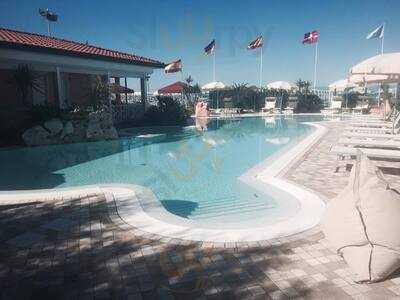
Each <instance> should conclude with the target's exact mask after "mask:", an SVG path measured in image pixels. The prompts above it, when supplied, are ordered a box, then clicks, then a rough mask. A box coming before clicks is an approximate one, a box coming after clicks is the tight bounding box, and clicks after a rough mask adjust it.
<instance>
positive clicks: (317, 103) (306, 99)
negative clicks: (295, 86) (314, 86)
mask: <svg viewBox="0 0 400 300" xmlns="http://www.w3.org/2000/svg"><path fill="white" fill-rule="evenodd" d="M297 97H298V104H297V109H296V113H318V112H320V111H321V109H322V108H323V107H324V104H323V102H322V100H321V98H320V97H318V96H317V95H315V94H301V93H299V94H298V95H297Z"/></svg>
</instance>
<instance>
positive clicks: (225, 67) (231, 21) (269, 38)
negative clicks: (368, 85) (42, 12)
mask: <svg viewBox="0 0 400 300" xmlns="http://www.w3.org/2000/svg"><path fill="white" fill-rule="evenodd" d="M39 8H49V9H50V10H52V11H54V12H55V13H57V14H59V21H58V22H57V23H56V24H54V25H53V26H52V33H53V35H54V36H56V37H60V38H64V39H70V40H75V41H80V42H86V41H87V42H89V43H90V44H93V45H97V46H101V47H105V48H110V49H115V50H119V51H123V52H129V53H134V54H138V55H142V56H145V57H149V58H154V59H157V60H160V61H162V62H165V63H168V62H171V61H173V60H176V59H182V61H183V74H180V73H176V74H164V72H163V70H155V72H154V73H153V74H152V76H151V79H150V89H151V90H156V89H158V88H159V87H161V86H164V85H167V84H170V83H173V82H175V81H177V80H182V78H185V77H187V76H188V75H191V76H192V77H193V78H194V80H195V82H198V83H199V84H200V85H202V84H205V83H207V82H210V81H212V79H213V78H212V77H213V76H212V61H213V59H212V57H207V56H205V55H204V53H203V48H204V47H205V46H206V45H207V44H208V43H209V42H210V41H211V40H212V39H216V43H217V49H216V79H217V80H218V81H222V82H224V83H225V84H232V83H248V84H249V85H258V82H259V67H260V52H259V50H254V51H249V50H247V49H246V47H247V44H248V43H249V42H250V41H252V40H254V39H255V38H256V37H257V36H258V35H260V34H262V35H263V37H264V47H263V73H262V82H263V84H266V83H268V82H272V81H276V80H284V81H289V82H294V81H295V80H297V79H299V78H301V79H303V80H309V81H312V80H313V71H314V54H315V51H314V50H315V48H314V45H302V43H301V41H302V38H303V35H304V33H306V32H308V31H312V30H314V29H318V30H319V31H320V42H319V44H318V65H317V86H320V87H323V86H327V85H328V84H329V83H331V82H333V81H336V80H338V79H342V78H345V77H346V76H347V73H348V70H349V68H350V67H351V66H352V65H354V64H356V63H357V62H359V61H361V60H363V59H365V58H368V57H370V56H373V55H376V54H378V52H379V51H380V40H366V38H365V37H366V35H367V34H368V33H369V32H371V31H372V30H373V29H375V28H376V27H377V26H379V25H380V24H382V22H386V29H385V38H384V49H385V52H396V51H399V48H400V34H399V33H400V18H399V12H400V0H379V1H377V0H347V1H345V0H337V1H334V0H320V1H315V0H286V1H281V0H263V1H261V0H259V1H255V0H246V1H243V0H242V1H238V0H230V1H222V0H214V1H209V0H202V1H192V0H148V1H135V0H119V1H100V0H97V1H95V0H86V1H83V0H81V1H78V0H69V1H66V0H64V1H56V0H36V1H35V0H0V27H5V28H12V29H17V30H22V31H28V32H35V33H40V34H47V25H46V23H45V21H44V20H43V19H42V18H41V17H40V16H39V14H38V9H39ZM128 84H129V85H130V86H131V87H133V88H134V89H137V88H138V85H139V83H138V80H129V82H128Z"/></svg>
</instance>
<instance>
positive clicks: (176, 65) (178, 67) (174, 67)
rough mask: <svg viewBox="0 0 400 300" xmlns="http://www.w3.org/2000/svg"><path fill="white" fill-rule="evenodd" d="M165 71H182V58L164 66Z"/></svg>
mask: <svg viewBox="0 0 400 300" xmlns="http://www.w3.org/2000/svg"><path fill="white" fill-rule="evenodd" d="M164 71H165V73H176V72H181V71H182V60H180V59H178V60H176V61H173V62H171V63H169V64H168V65H167V66H166V67H165V68H164Z"/></svg>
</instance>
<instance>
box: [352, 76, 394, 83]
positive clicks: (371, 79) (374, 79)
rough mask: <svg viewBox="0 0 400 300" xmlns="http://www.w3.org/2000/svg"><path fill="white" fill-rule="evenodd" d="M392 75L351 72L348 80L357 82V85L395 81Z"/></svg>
mask: <svg viewBox="0 0 400 300" xmlns="http://www.w3.org/2000/svg"><path fill="white" fill-rule="evenodd" d="M393 80H395V79H394V78H393V76H390V75H378V74H364V75H362V74H353V75H350V76H349V78H348V81H349V82H351V83H353V84H357V85H365V84H370V83H393V82H397V81H398V80H395V81H393Z"/></svg>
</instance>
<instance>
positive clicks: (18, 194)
mask: <svg viewBox="0 0 400 300" xmlns="http://www.w3.org/2000/svg"><path fill="white" fill-rule="evenodd" d="M307 124H309V125H311V126H314V127H316V128H317V130H315V131H314V132H313V133H311V134H310V135H308V136H307V137H306V138H304V139H303V140H301V141H300V142H299V143H298V144H296V145H295V146H294V147H293V148H289V149H288V151H284V153H282V152H281V151H278V152H277V154H279V155H281V156H280V158H279V159H277V160H274V163H273V165H272V167H271V166H270V165H269V166H268V167H267V168H264V169H263V170H262V171H261V172H259V173H258V174H256V176H255V177H256V178H257V180H261V181H264V182H267V181H268V182H269V184H271V182H272V184H274V185H275V186H277V187H278V189H279V188H280V189H282V186H285V187H288V186H289V187H294V188H295V190H296V191H300V193H302V194H303V196H304V193H306V195H312V196H313V197H315V199H317V200H319V201H321V203H325V202H326V200H325V199H324V197H323V196H321V195H319V194H317V193H316V192H314V191H311V190H309V189H307V188H305V187H303V186H299V185H297V184H294V183H292V182H289V181H288V180H286V179H285V178H283V175H282V174H281V173H282V171H283V170H284V169H286V170H289V169H290V167H292V166H293V165H294V163H296V162H297V161H298V160H299V159H301V158H302V157H303V156H304V155H305V154H306V153H307V151H309V150H310V149H311V148H312V147H313V145H314V144H315V143H316V142H318V141H319V140H320V139H321V138H322V137H323V136H324V135H325V133H326V132H327V128H326V127H325V126H323V125H319V124H316V122H311V123H309V122H308V123H307ZM282 154H283V155H282ZM273 159H274V156H272V157H268V158H267V159H266V160H265V161H263V162H261V163H260V164H261V165H263V164H265V163H266V162H268V161H271V160H273ZM285 161H286V162H285ZM258 165H259V164H257V165H256V166H258ZM256 166H254V167H256ZM254 167H252V168H251V169H253V168H254ZM251 169H250V170H251ZM247 173H248V171H247V172H246V173H245V174H243V175H248V174H247ZM243 175H241V176H240V177H242V176H243ZM253 175H254V174H253ZM137 187H138V186H137V185H127V184H101V185H88V186H81V187H68V188H58V189H40V190H21V191H0V199H2V198H7V199H9V200H12V201H15V200H18V201H24V200H25V201H32V199H34V198H36V199H38V198H40V199H41V200H44V199H54V198H61V197H73V196H85V195H88V194H99V193H104V194H105V195H106V200H107V203H108V207H109V208H110V209H111V208H112V206H113V205H114V206H115V209H116V211H117V215H118V218H120V219H121V220H122V221H123V223H125V224H129V222H126V220H125V219H124V217H123V216H121V215H120V214H118V204H117V201H118V200H116V199H115V193H113V192H112V189H118V188H119V189H121V188H123V189H126V188H129V189H132V191H135V188H137ZM110 189H111V191H110ZM144 189H146V188H144ZM110 194H111V195H112V197H110ZM295 198H296V199H298V200H299V198H298V195H297V196H295ZM6 202H7V201H6ZM139 202H140V201H139ZM160 205H161V203H160ZM140 207H141V206H140ZM141 208H142V209H141V210H142V212H143V213H144V214H146V216H148V217H149V218H151V219H152V220H151V221H152V222H154V221H155V222H160V220H158V219H155V218H153V217H151V216H149V215H148V214H147V213H146V212H145V210H144V209H143V207H141ZM114 221H116V223H120V222H118V220H115V218H114ZM318 223H319V220H318V222H317V223H315V224H314V225H312V226H309V228H308V229H305V230H303V231H301V232H298V233H294V234H289V235H285V236H281V237H277V238H268V239H264V240H263V239H259V240H245V241H207V240H191V239H180V238H179V237H176V236H172V237H171V236H165V235H163V234H160V233H159V232H148V231H145V230H141V228H138V227H137V226H134V225H130V224H129V226H131V227H133V229H134V230H135V232H136V233H139V232H140V233H141V235H144V236H146V235H147V236H148V235H151V236H154V235H156V236H159V238H161V239H173V240H182V241H183V242H185V241H186V242H187V241H190V242H206V243H211V244H215V245H221V244H227V243H228V244H232V243H233V244H235V247H237V246H238V244H241V243H244V244H248V243H252V242H255V243H262V242H268V241H272V242H273V241H274V240H275V243H277V242H279V241H280V240H288V241H291V240H297V239H299V238H301V237H305V236H309V235H310V234H314V233H316V232H319V229H318ZM165 224H167V225H170V224H168V223H165V222H163V224H162V225H163V226H165ZM142 229H143V228H142ZM232 231H237V229H232Z"/></svg>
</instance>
